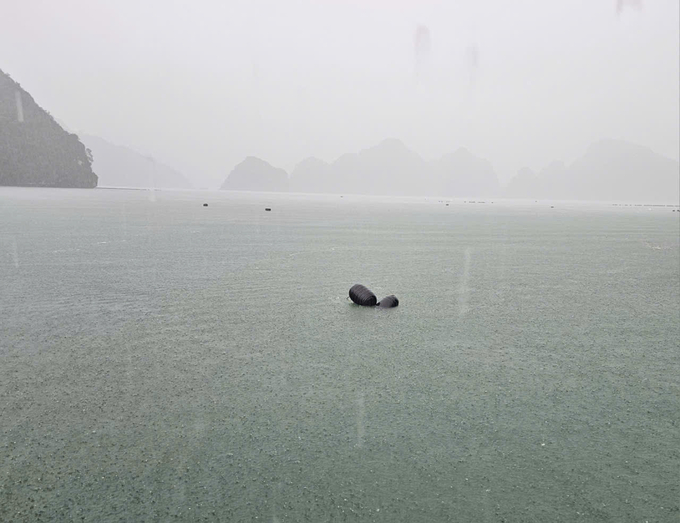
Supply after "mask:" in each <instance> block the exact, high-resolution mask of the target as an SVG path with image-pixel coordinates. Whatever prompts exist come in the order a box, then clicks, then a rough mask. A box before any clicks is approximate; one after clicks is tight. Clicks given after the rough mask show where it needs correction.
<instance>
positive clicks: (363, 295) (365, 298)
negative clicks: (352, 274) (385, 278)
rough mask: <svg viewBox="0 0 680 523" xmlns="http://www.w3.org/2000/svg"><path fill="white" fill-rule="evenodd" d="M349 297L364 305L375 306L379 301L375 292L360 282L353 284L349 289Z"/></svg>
mask: <svg viewBox="0 0 680 523" xmlns="http://www.w3.org/2000/svg"><path fill="white" fill-rule="evenodd" d="M349 297H350V299H351V300H352V301H353V302H354V303H356V304H357V305H362V306H364V307H375V304H376V302H377V301H378V298H376V297H375V294H373V293H372V292H371V291H370V290H369V289H367V288H366V287H364V286H363V285H361V284H360V283H357V284H356V285H353V286H352V288H351V289H350V290H349Z"/></svg>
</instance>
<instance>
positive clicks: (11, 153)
mask: <svg viewBox="0 0 680 523" xmlns="http://www.w3.org/2000/svg"><path fill="white" fill-rule="evenodd" d="M91 163H92V160H91V157H90V155H89V154H88V152H87V150H86V149H85V146H84V145H83V144H82V143H81V142H80V140H79V139H78V136H76V135H75V134H71V133H69V132H67V131H65V130H64V129H62V127H61V126H60V125H59V124H58V123H57V122H56V121H55V119H54V118H53V117H52V116H51V115H50V114H49V113H48V112H47V111H45V110H44V109H42V108H41V107H40V106H39V105H38V104H37V103H36V102H35V100H33V97H32V96H31V95H30V94H28V93H27V92H26V91H25V90H23V89H22V88H21V86H20V85H19V84H18V83H17V82H15V81H14V80H12V78H10V76H9V75H8V74H6V73H4V72H3V71H2V70H0V185H17V186H30V187H86V188H91V187H96V186H97V175H95V174H94V172H93V171H92V165H91Z"/></svg>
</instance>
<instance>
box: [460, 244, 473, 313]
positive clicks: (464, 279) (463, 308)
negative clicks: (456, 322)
mask: <svg viewBox="0 0 680 523" xmlns="http://www.w3.org/2000/svg"><path fill="white" fill-rule="evenodd" d="M471 255H472V250H471V249H470V247H466V248H465V262H464V263H463V274H462V275H461V277H460V289H459V291H458V292H459V295H458V316H459V317H460V316H464V315H465V314H466V313H467V311H468V299H469V297H470V288H469V287H468V280H469V279H470V258H471Z"/></svg>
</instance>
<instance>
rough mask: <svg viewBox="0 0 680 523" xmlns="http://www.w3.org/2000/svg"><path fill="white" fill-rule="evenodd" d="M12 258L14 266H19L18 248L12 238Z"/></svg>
mask: <svg viewBox="0 0 680 523" xmlns="http://www.w3.org/2000/svg"><path fill="white" fill-rule="evenodd" d="M12 260H14V267H16V268H17V269H18V268H19V250H18V249H17V241H16V240H15V239H14V238H12Z"/></svg>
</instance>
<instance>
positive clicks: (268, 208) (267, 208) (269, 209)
mask: <svg viewBox="0 0 680 523" xmlns="http://www.w3.org/2000/svg"><path fill="white" fill-rule="evenodd" d="M264 210H265V211H271V210H272V208H271V207H265V208H264Z"/></svg>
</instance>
